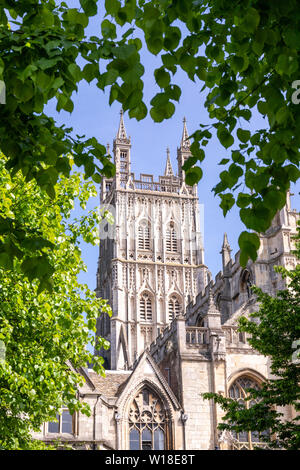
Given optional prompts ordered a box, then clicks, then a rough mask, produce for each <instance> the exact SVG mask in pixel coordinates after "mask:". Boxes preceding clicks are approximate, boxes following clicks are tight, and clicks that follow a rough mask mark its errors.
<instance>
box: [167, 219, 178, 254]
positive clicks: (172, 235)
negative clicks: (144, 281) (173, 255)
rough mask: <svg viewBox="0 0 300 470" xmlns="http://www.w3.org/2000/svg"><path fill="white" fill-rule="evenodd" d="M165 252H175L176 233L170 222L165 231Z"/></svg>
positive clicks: (172, 223)
mask: <svg viewBox="0 0 300 470" xmlns="http://www.w3.org/2000/svg"><path fill="white" fill-rule="evenodd" d="M166 250H167V251H172V252H174V251H177V233H176V229H175V225H174V222H170V223H169V225H168V227H167V231H166Z"/></svg>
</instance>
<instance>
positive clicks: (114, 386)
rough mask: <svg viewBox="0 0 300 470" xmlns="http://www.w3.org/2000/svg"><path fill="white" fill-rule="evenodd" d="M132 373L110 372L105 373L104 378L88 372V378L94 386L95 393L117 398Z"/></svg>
mask: <svg viewBox="0 0 300 470" xmlns="http://www.w3.org/2000/svg"><path fill="white" fill-rule="evenodd" d="M131 373H132V371H129V370H128V371H118V372H116V371H110V370H107V371H106V372H105V377H102V376H101V375H98V374H96V372H90V371H89V377H90V379H91V381H92V382H93V384H94V385H95V391H96V392H99V393H101V395H105V396H106V397H117V396H119V393H120V392H121V390H123V388H124V386H125V383H126V382H127V380H128V379H129V376H130V375H131Z"/></svg>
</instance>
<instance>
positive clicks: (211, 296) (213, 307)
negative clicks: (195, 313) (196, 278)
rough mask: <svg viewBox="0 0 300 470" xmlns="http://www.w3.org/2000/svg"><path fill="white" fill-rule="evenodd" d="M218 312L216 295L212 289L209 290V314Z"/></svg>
mask: <svg viewBox="0 0 300 470" xmlns="http://www.w3.org/2000/svg"><path fill="white" fill-rule="evenodd" d="M216 310H217V307H216V304H215V301H214V294H213V291H212V288H211V287H210V288H209V291H208V309H207V313H208V312H214V313H215V312H216Z"/></svg>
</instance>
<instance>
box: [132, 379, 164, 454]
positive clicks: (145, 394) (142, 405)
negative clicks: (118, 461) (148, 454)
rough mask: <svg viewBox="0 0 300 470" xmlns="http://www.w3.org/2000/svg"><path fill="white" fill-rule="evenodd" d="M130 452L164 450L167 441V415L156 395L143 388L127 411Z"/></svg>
mask: <svg viewBox="0 0 300 470" xmlns="http://www.w3.org/2000/svg"><path fill="white" fill-rule="evenodd" d="M128 421H129V441H130V450H142V449H144V450H164V449H166V448H167V440H168V415H167V411H166V409H165V407H164V405H163V402H162V401H161V399H160V398H159V397H158V395H157V394H156V393H154V392H152V391H151V390H150V389H148V388H147V387H144V388H143V389H142V390H141V391H140V392H139V393H138V394H137V395H136V397H135V398H134V399H133V401H132V403H131V406H130V410H129V419H128Z"/></svg>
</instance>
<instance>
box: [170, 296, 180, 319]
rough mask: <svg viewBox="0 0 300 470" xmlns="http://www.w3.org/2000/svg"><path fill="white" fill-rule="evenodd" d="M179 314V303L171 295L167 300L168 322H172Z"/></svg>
mask: <svg viewBox="0 0 300 470" xmlns="http://www.w3.org/2000/svg"><path fill="white" fill-rule="evenodd" d="M179 313H180V303H179V300H178V298H177V297H176V295H172V296H171V297H170V299H169V303H168V314H169V321H170V322H171V321H172V320H174V318H175V317H176V315H179Z"/></svg>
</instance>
